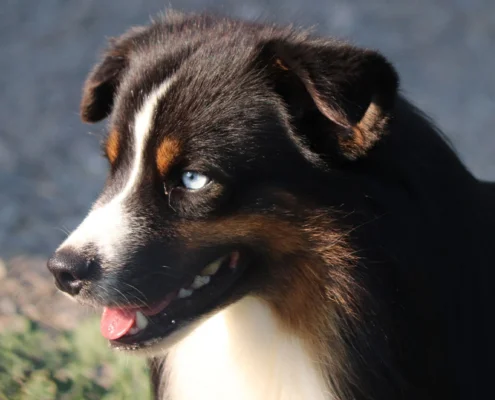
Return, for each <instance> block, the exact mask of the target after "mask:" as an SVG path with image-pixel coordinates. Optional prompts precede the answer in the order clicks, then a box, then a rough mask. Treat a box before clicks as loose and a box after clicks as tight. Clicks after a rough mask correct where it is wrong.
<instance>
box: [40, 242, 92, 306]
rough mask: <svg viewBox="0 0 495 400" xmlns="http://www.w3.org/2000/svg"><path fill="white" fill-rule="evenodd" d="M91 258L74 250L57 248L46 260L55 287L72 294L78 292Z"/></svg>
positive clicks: (85, 278) (88, 271) (87, 274)
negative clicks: (53, 278)
mask: <svg viewBox="0 0 495 400" xmlns="http://www.w3.org/2000/svg"><path fill="white" fill-rule="evenodd" d="M93 263H94V262H93V260H92V259H91V258H90V257H88V256H86V255H83V254H81V253H79V252H77V251H75V250H69V249H64V250H59V251H57V252H56V253H55V254H54V255H53V256H52V257H51V258H50V259H49V260H48V269H49V270H50V272H51V273H52V274H53V275H54V276H55V282H56V285H57V287H58V288H59V289H60V290H63V291H64V292H67V293H69V294H70V295H72V296H75V295H76V294H78V293H79V292H80V290H81V288H82V287H83V284H84V281H85V280H87V278H88V277H89V274H90V270H91V267H92V265H93Z"/></svg>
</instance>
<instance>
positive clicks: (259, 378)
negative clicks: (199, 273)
mask: <svg viewBox="0 0 495 400" xmlns="http://www.w3.org/2000/svg"><path fill="white" fill-rule="evenodd" d="M166 370H167V371H168V372H167V379H166V380H167V389H166V393H165V396H164V399H166V400H213V399H214V400H227V399H228V400H234V399H235V400H300V399H312V400H331V399H333V398H334V396H332V394H331V392H330V390H329V388H328V387H327V385H326V384H325V380H324V379H323V377H322V375H321V373H320V371H319V370H318V367H317V365H316V363H315V362H314V361H313V360H312V359H311V356H310V354H309V353H308V352H307V351H306V349H305V346H304V344H303V343H302V342H301V340H299V339H298V338H297V337H295V336H294V335H292V334H290V333H288V332H287V331H286V330H283V329H282V328H281V327H280V326H279V323H278V322H277V320H276V318H275V317H274V315H273V313H272V311H271V310H270V308H269V307H268V306H267V305H265V304H264V303H263V302H262V301H261V300H258V299H255V298H253V297H247V298H244V299H242V300H241V301H239V302H237V303H236V304H234V305H232V306H230V307H228V308H226V309H225V310H223V311H221V312H219V313H217V314H215V315H214V316H212V317H211V318H209V319H207V320H206V321H205V322H204V323H202V324H201V325H200V326H199V327H198V328H197V329H195V330H194V331H193V332H192V333H191V334H190V335H188V336H187V337H186V338H185V339H183V340H182V341H180V342H179V343H178V344H176V345H174V347H172V348H171V349H170V350H169V352H168V355H167V363H166Z"/></svg>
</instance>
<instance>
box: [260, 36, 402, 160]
mask: <svg viewBox="0 0 495 400" xmlns="http://www.w3.org/2000/svg"><path fill="white" fill-rule="evenodd" d="M261 58H262V62H263V64H264V67H265V69H266V67H268V68H267V69H266V70H267V71H269V74H270V82H271V83H272V84H273V88H274V90H275V91H276V92H277V93H278V94H279V95H280V96H281V97H282V98H283V100H284V102H285V103H286V106H287V109H288V111H289V114H290V119H291V122H292V125H293V127H294V128H295V129H296V131H297V132H298V133H299V134H302V135H305V136H306V138H305V140H306V142H307V143H308V144H309V146H310V147H311V149H312V150H313V151H314V152H316V153H319V154H322V155H329V154H332V155H338V156H341V157H344V159H350V160H353V159H356V158H358V157H359V156H362V155H363V154H365V153H366V152H367V151H368V150H369V149H370V148H371V147H372V146H373V144H374V143H375V142H376V141H377V140H378V139H379V138H380V137H381V136H382V135H383V134H384V133H385V132H386V129H387V124H388V121H389V119H390V117H391V113H392V110H393V106H394V101H395V97H396V93H397V88H398V77H397V74H396V72H395V70H394V68H393V67H392V66H391V65H390V64H389V63H388V61H387V60H386V59H385V58H384V57H383V56H381V55H380V54H378V53H376V52H374V51H370V50H363V49H358V48H355V47H353V46H350V45H347V44H342V43H337V42H332V41H324V40H313V39H306V38H303V37H300V38H297V37H296V38H284V39H270V40H267V41H266V42H265V43H263V44H262V45H261Z"/></svg>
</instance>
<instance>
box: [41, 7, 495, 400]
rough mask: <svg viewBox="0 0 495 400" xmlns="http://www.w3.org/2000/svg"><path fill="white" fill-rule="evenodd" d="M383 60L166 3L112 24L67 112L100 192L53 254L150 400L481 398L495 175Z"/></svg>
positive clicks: (57, 271) (67, 287)
mask: <svg viewBox="0 0 495 400" xmlns="http://www.w3.org/2000/svg"><path fill="white" fill-rule="evenodd" d="M399 90H400V89H399V78H398V75H397V73H396V71H395V69H394V67H393V66H392V65H391V63H390V62H388V61H387V60H386V59H385V58H384V57H383V56H382V55H381V54H379V53H378V52H376V51H374V50H368V49H362V48H358V47H355V46H353V45H350V44H347V43H344V42H340V41H337V40H333V39H326V38H321V37H317V36H314V35H313V34H312V33H311V32H308V31H305V30H300V29H294V28H292V27H284V26H278V25H270V24H262V23H255V22H246V21H241V20H235V19H230V18H226V17H220V16H213V15H209V14H182V13H179V12H169V13H167V14H166V15H165V16H163V17H160V18H159V19H158V20H156V21H154V22H152V23H151V25H149V26H146V27H138V28H133V29H131V30H130V31H128V32H127V33H125V34H124V35H123V36H120V37H118V38H115V39H112V40H111V41H110V44H109V47H108V49H107V50H106V52H105V53H104V55H103V57H102V60H101V62H100V63H99V64H97V65H96V66H95V67H94V69H93V70H92V72H91V73H90V74H89V76H88V78H87V81H86V83H85V86H84V89H83V96H82V102H81V116H82V120H83V121H85V122H88V123H94V122H97V121H100V120H103V119H105V118H107V117H108V118H109V122H108V135H107V137H106V139H105V141H104V144H103V148H104V153H105V155H106V157H107V159H108V162H109V174H108V179H107V182H106V185H105V188H104V190H103V192H102V194H101V196H100V197H99V198H98V200H97V201H96V203H95V204H94V205H93V207H92V208H91V210H90V212H89V214H88V215H87V217H86V218H85V219H84V221H83V222H82V223H81V225H80V226H79V227H78V228H77V229H76V230H75V231H74V232H72V233H71V234H70V235H69V236H68V238H67V239H66V240H65V241H64V242H63V243H62V245H61V246H60V247H59V248H58V250H57V251H56V252H55V253H54V255H53V256H52V257H51V258H50V260H49V261H48V268H49V269H50V271H51V272H52V273H53V275H54V277H55V282H56V285H57V286H58V288H59V289H61V290H62V291H63V292H65V293H66V294H68V295H69V296H70V297H72V298H73V299H75V300H77V301H78V302H80V303H82V304H85V305H90V306H94V307H97V308H102V309H103V311H102V318H101V326H100V328H101V332H102V335H103V336H104V337H105V338H107V339H108V340H109V343H110V345H111V347H113V348H115V349H119V350H123V351H128V352H134V353H137V354H144V355H145V356H147V357H148V358H149V360H150V366H151V376H152V380H153V388H154V392H155V396H156V398H157V399H169V400H185V399H188V400H189V399H199V400H200V399H219V400H222V399H240V400H251V399H256V400H263V399H267V400H275V399H280V400H290V399H313V400H324V399H325V400H351V399H354V400H364V399H367V400H389V399H390V400H391V399H394V400H397V399H408V400H412V399H421V400H427V399H435V400H438V399H454V398H462V399H477V398H480V399H481V398H489V396H490V394H491V385H490V374H489V371H490V367H489V365H490V364H489V362H490V361H491V358H492V355H493V352H492V347H493V346H492V345H491V342H492V341H490V340H488V339H483V334H484V332H486V331H487V330H488V329H487V328H488V323H487V321H486V320H487V317H486V316H487V315H489V312H490V308H489V307H490V306H491V305H493V294H492V293H493V290H491V288H490V286H491V282H493V277H494V276H493V275H494V274H493V272H492V271H493V269H494V268H492V267H491V266H490V264H491V262H492V260H493V259H494V256H495V254H494V253H495V250H494V248H495V246H493V243H492V242H493V241H492V231H493V229H494V228H495V224H494V222H495V215H494V211H493V205H494V204H495V189H494V186H493V184H491V183H486V182H481V181H479V180H477V179H476V178H475V177H473V175H472V174H471V173H470V172H469V171H468V170H467V169H466V168H465V166H464V165H463V164H462V162H461V161H460V159H459V158H458V156H457V155H456V153H455V151H454V150H453V149H452V147H451V146H450V144H449V143H448V142H447V141H446V140H445V139H444V138H443V136H442V134H441V133H440V132H439V130H438V129H437V128H436V127H435V126H434V124H433V123H432V122H431V121H430V120H429V119H428V118H427V117H426V116H425V115H423V114H422V113H421V112H420V111H419V110H418V109H416V108H415V107H414V106H413V105H412V104H411V103H410V102H408V101H407V100H406V99H405V98H404V96H402V95H401V94H400V92H399Z"/></svg>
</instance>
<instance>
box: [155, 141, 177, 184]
mask: <svg viewBox="0 0 495 400" xmlns="http://www.w3.org/2000/svg"><path fill="white" fill-rule="evenodd" d="M179 153H180V143H179V141H178V140H177V139H172V138H166V139H164V140H163V141H162V143H160V145H159V146H158V149H157V151H156V167H157V169H158V172H159V173H160V174H161V175H162V176H163V175H165V174H166V173H167V172H168V170H169V169H170V166H171V165H172V163H173V162H174V161H175V160H176V159H177V157H178V156H179Z"/></svg>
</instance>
